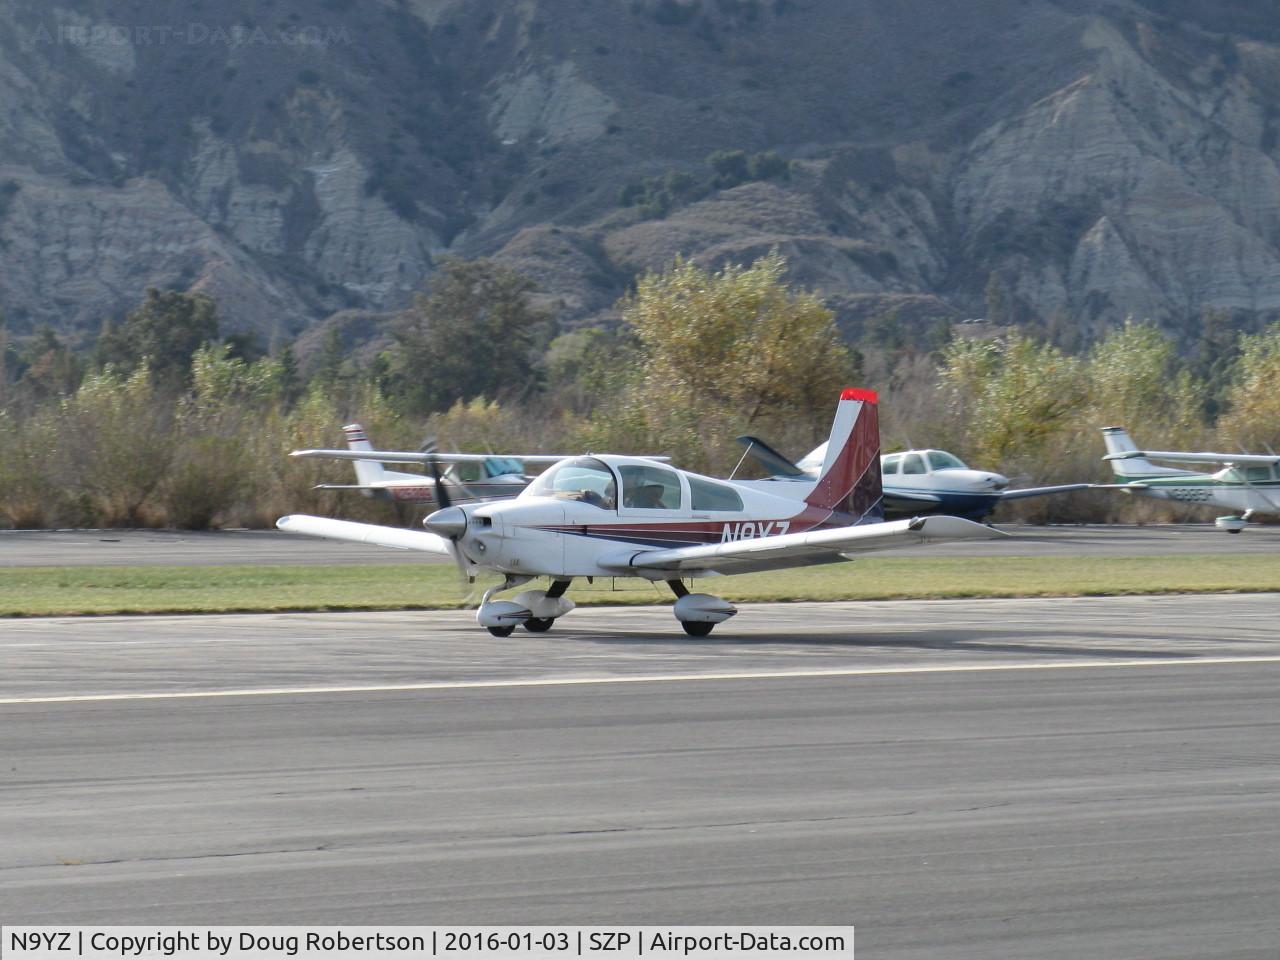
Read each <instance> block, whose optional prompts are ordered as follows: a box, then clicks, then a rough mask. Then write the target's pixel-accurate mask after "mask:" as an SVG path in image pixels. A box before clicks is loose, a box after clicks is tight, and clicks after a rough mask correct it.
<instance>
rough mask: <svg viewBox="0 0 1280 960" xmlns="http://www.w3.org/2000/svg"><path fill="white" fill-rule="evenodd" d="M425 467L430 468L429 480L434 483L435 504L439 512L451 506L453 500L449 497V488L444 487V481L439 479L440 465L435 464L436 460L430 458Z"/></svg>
mask: <svg viewBox="0 0 1280 960" xmlns="http://www.w3.org/2000/svg"><path fill="white" fill-rule="evenodd" d="M427 465H428V466H429V467H431V479H432V480H433V481H434V482H435V490H436V504H437V506H439V507H440V509H441V510H444V509H446V508H447V507H451V506H453V498H452V497H450V496H449V488H448V487H446V486H445V485H444V481H443V480H441V479H440V464H439V463H437V462H436V458H435V457H432V458H431V459H430V460H428V461H427Z"/></svg>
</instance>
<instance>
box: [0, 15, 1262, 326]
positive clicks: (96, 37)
mask: <svg viewBox="0 0 1280 960" xmlns="http://www.w3.org/2000/svg"><path fill="white" fill-rule="evenodd" d="M1277 157H1280V4H1277V3H1276V2H1275V0H1141V2H1139V0H970V2H968V3H963V4H950V3H942V2H940V0H894V2H892V3H885V2H882V0H361V2H356V0H305V2H304V0H0V311H2V312H3V313H4V314H5V315H6V316H7V318H8V322H9V327H10V330H11V331H12V332H14V333H17V334H19V335H20V334H22V333H24V332H27V331H29V330H31V329H33V328H34V327H35V326H36V325H38V324H42V323H49V324H52V325H53V326H54V327H55V328H56V329H58V330H60V331H62V332H64V333H67V334H69V335H72V336H73V337H76V338H79V339H80V340H81V341H84V340H87V339H91V338H92V336H93V335H95V334H96V332H97V330H98V329H99V327H100V325H101V323H102V321H103V319H104V318H106V317H109V316H112V315H118V314H119V313H120V312H121V311H123V310H125V309H127V308H128V307H130V306H131V305H133V304H134V303H136V302H137V301H138V300H139V299H140V297H141V293H142V290H143V289H144V288H145V287H146V286H148V285H159V286H165V287H179V288H184V289H187V288H193V289H199V290H205V291H208V292H209V293H211V294H212V295H213V296H214V297H215V298H216V299H217V300H218V303H219V306H220V311H221V315H222V317H223V323H224V328H225V329H226V330H247V331H254V332H257V333H259V334H261V336H262V337H263V339H264V340H265V341H266V342H269V343H276V344H278V343H281V342H284V341H286V340H289V339H292V338H293V337H295V336H297V335H298V334H299V333H301V332H303V331H305V330H306V329H308V328H312V327H315V326H316V324H317V323H319V322H320V321H322V320H323V319H324V318H326V317H329V316H331V315H335V314H336V315H340V316H351V315H352V314H351V312H352V311H357V312H359V314H360V315H362V316H366V315H369V314H370V313H372V314H373V315H375V316H376V315H377V314H379V313H388V312H391V311H394V310H396V309H397V308H399V307H400V306H402V305H403V304H404V303H405V302H406V301H407V300H408V298H409V297H410V296H411V294H412V292H413V291H415V290H417V289H420V288H421V286H422V284H423V282H424V280H425V279H426V278H427V277H429V275H430V274H431V272H432V270H433V264H434V263H436V262H438V260H439V258H440V257H441V256H443V255H447V254H456V255H460V256H465V257H472V256H481V255H485V256H495V257H497V258H498V259H500V260H502V261H505V262H507V263H509V264H511V265H513V266H515V267H517V268H518V269H520V270H522V271H524V272H527V273H528V274H530V275H531V276H533V277H534V278H535V279H536V280H537V281H538V282H539V284H540V285H541V288H542V290H543V291H544V294H543V295H544V296H545V297H547V298H548V299H549V300H551V301H553V302H554V303H555V304H556V305H557V306H558V307H559V312H560V316H561V319H562V322H563V323H565V324H566V325H569V326H573V325H578V324H584V323H588V322H601V321H607V320H608V318H609V316H610V311H611V308H612V305H613V304H614V302H615V301H616V299H617V298H618V297H619V295H621V294H622V293H623V292H625V290H626V288H627V285H628V284H629V282H630V281H631V280H632V278H633V277H634V276H635V274H636V273H637V272H638V271H644V270H647V269H653V268H658V267H661V266H662V265H664V264H665V263H667V262H668V261H669V260H670V259H671V258H672V257H674V256H675V255H676V254H684V255H687V256H691V257H693V258H695V259H697V260H700V261H705V262H711V263H718V262H724V261H729V260H734V261H743V260H747V259H750V258H752V257H754V256H757V255H759V254H760V253H762V252H765V251H767V250H768V249H770V248H772V247H775V246H776V247H779V248H781V249H782V251H783V252H784V253H786V254H787V255H788V257H789V258H790V260H791V264H792V268H793V273H794V277H795V279H796V280H797V281H798V282H800V283H803V284H805V285H807V286H810V287H812V288H815V289H817V290H818V291H820V292H821V293H822V294H824V295H825V296H827V297H828V298H829V299H830V301H831V302H832V303H833V304H834V305H835V306H836V307H837V309H838V311H839V314H840V317H841V320H842V322H843V323H844V324H845V325H846V327H847V328H848V330H849V331H850V333H851V334H857V333H858V332H859V331H860V330H861V329H862V328H863V327H864V326H865V325H866V324H868V323H879V324H885V323H889V324H894V323H900V324H905V325H911V324H923V323H929V322H936V320H937V319H938V318H957V317H968V316H983V315H992V316H994V317H996V318H997V319H999V320H1001V321H1015V322H1016V321H1026V320H1030V319H1032V318H1039V319H1040V320H1041V321H1044V322H1046V323H1049V324H1050V325H1051V326H1054V327H1056V328H1058V329H1072V330H1078V331H1082V332H1084V333H1085V334H1086V335H1087V334H1090V333H1092V332H1093V331H1095V330H1096V329H1098V327H1099V326H1100V325H1105V324H1109V323H1113V322H1115V321H1117V320H1118V319H1120V318H1123V317H1124V316H1126V315H1128V314H1133V315H1137V316H1142V317H1152V318H1155V319H1157V320H1159V321H1160V322H1162V323H1164V324H1166V325H1167V326H1168V327H1169V328H1170V329H1174V330H1178V331H1183V332H1186V331H1189V330H1191V329H1194V327H1195V326H1196V323H1197V321H1198V319H1199V318H1200V317H1201V316H1202V315H1203V314H1204V312H1205V311H1207V310H1210V309H1214V310H1225V311H1229V312H1231V313H1232V314H1233V315H1235V316H1236V317H1237V319H1238V320H1239V321H1240V322H1241V323H1251V322H1257V321H1259V320H1262V319H1269V318H1270V317H1271V316H1272V315H1273V314H1275V313H1276V312H1277V311H1280V171H1278V170H1277V166H1276V161H1277Z"/></svg>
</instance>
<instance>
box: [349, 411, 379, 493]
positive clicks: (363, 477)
mask: <svg viewBox="0 0 1280 960" xmlns="http://www.w3.org/2000/svg"><path fill="white" fill-rule="evenodd" d="M342 432H343V433H344V434H345V435H346V437H347V448H348V449H350V450H372V449H373V444H372V443H370V442H369V438H368V437H366V436H365V433H364V427H362V426H360V424H358V423H349V424H347V425H346V426H345V427H343V428H342ZM355 467H356V482H357V483H359V484H360V485H361V486H364V487H370V486H374V485H376V484H378V483H380V482H382V481H384V480H387V479H389V477H388V472H387V469H386V468H385V467H383V465H382V463H381V462H380V461H378V460H356V461H355Z"/></svg>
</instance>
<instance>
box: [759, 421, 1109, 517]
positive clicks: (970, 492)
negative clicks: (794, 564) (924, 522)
mask: <svg viewBox="0 0 1280 960" xmlns="http://www.w3.org/2000/svg"><path fill="white" fill-rule="evenodd" d="M738 442H739V443H741V444H743V445H744V446H746V447H747V452H748V453H750V454H751V455H752V456H753V457H754V458H755V459H756V460H757V461H759V462H760V463H761V464H763V465H764V467H765V468H766V469H767V470H769V471H770V472H772V474H773V476H772V477H770V478H769V481H770V482H808V481H811V480H812V479H813V478H814V477H815V476H817V473H818V471H819V470H820V469H821V468H822V462H823V459H824V458H825V457H826V454H827V445H826V444H825V443H823V444H821V445H819V446H818V447H817V448H815V449H814V450H812V451H811V452H810V453H809V454H807V455H806V456H805V457H804V458H803V459H801V460H800V461H799V462H798V463H792V462H791V461H790V460H788V459H787V458H786V457H784V456H783V455H782V454H780V453H778V451H777V450H774V449H773V448H772V447H770V446H769V445H768V444H767V443H765V442H764V441H763V440H760V439H759V438H757V437H738ZM880 471H881V475H882V482H883V484H884V513H885V516H886V517H887V518H890V519H896V518H898V517H912V516H919V515H921V514H927V513H946V514H950V515H952V516H956V517H965V518H967V519H970V520H978V521H981V520H985V519H986V518H987V517H988V516H989V515H990V513H991V511H992V510H994V509H995V508H996V507H997V506H998V505H999V504H1001V503H1004V502H1005V501H1008V500H1021V499H1023V498H1024V497H1043V496H1046V495H1047V494H1051V493H1066V492H1067V491H1069V490H1086V489H1088V488H1089V486H1090V485H1089V484H1087V483H1065V484H1058V485H1056V486H1051V487H1024V488H1022V489H1014V490H1009V489H1006V488H1007V487H1008V486H1009V478H1008V477H1005V476H1001V475H1000V474H998V473H993V472H992V471H990V470H975V469H973V468H971V467H969V466H966V465H965V463H964V461H962V460H961V459H960V458H959V457H957V456H954V455H953V454H950V453H947V451H945V450H904V451H902V452H900V453H890V454H886V455H884V456H882V457H881V458H880Z"/></svg>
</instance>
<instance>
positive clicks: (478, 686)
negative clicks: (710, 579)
mask: <svg viewBox="0 0 1280 960" xmlns="http://www.w3.org/2000/svg"><path fill="white" fill-rule="evenodd" d="M1240 663H1280V656H1274V657H1265V656H1264V657H1192V658H1188V657H1152V658H1149V659H1130V660H1091V661H1087V662H1084V663H991V664H967V665H963V666H920V667H912V666H905V667H902V666H899V667H862V668H857V669H832V670H789V671H772V672H768V673H670V674H654V675H649V676H639V677H546V678H542V679H528V680H444V681H437V682H434V683H389V684H378V685H369V686H346V687H256V688H248V689H242V690H178V691H169V692H150V693H91V694H76V695H67V696H53V697H10V698H5V699H0V706H5V707H9V706H16V705H20V704H34V703H111V702H114V701H121V700H199V699H216V698H222V697H298V696H313V695H316V694H321V695H324V694H340V693H413V692H421V691H431V690H501V689H506V688H524V687H590V686H605V685H608V684H623V683H690V682H705V681H711V680H805V679H812V678H819V677H884V676H905V675H912V674H931V673H1010V672H1015V671H1027V670H1097V669H1101V668H1111V667H1126V668H1132V667H1204V666H1222V665H1226V664H1240Z"/></svg>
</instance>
